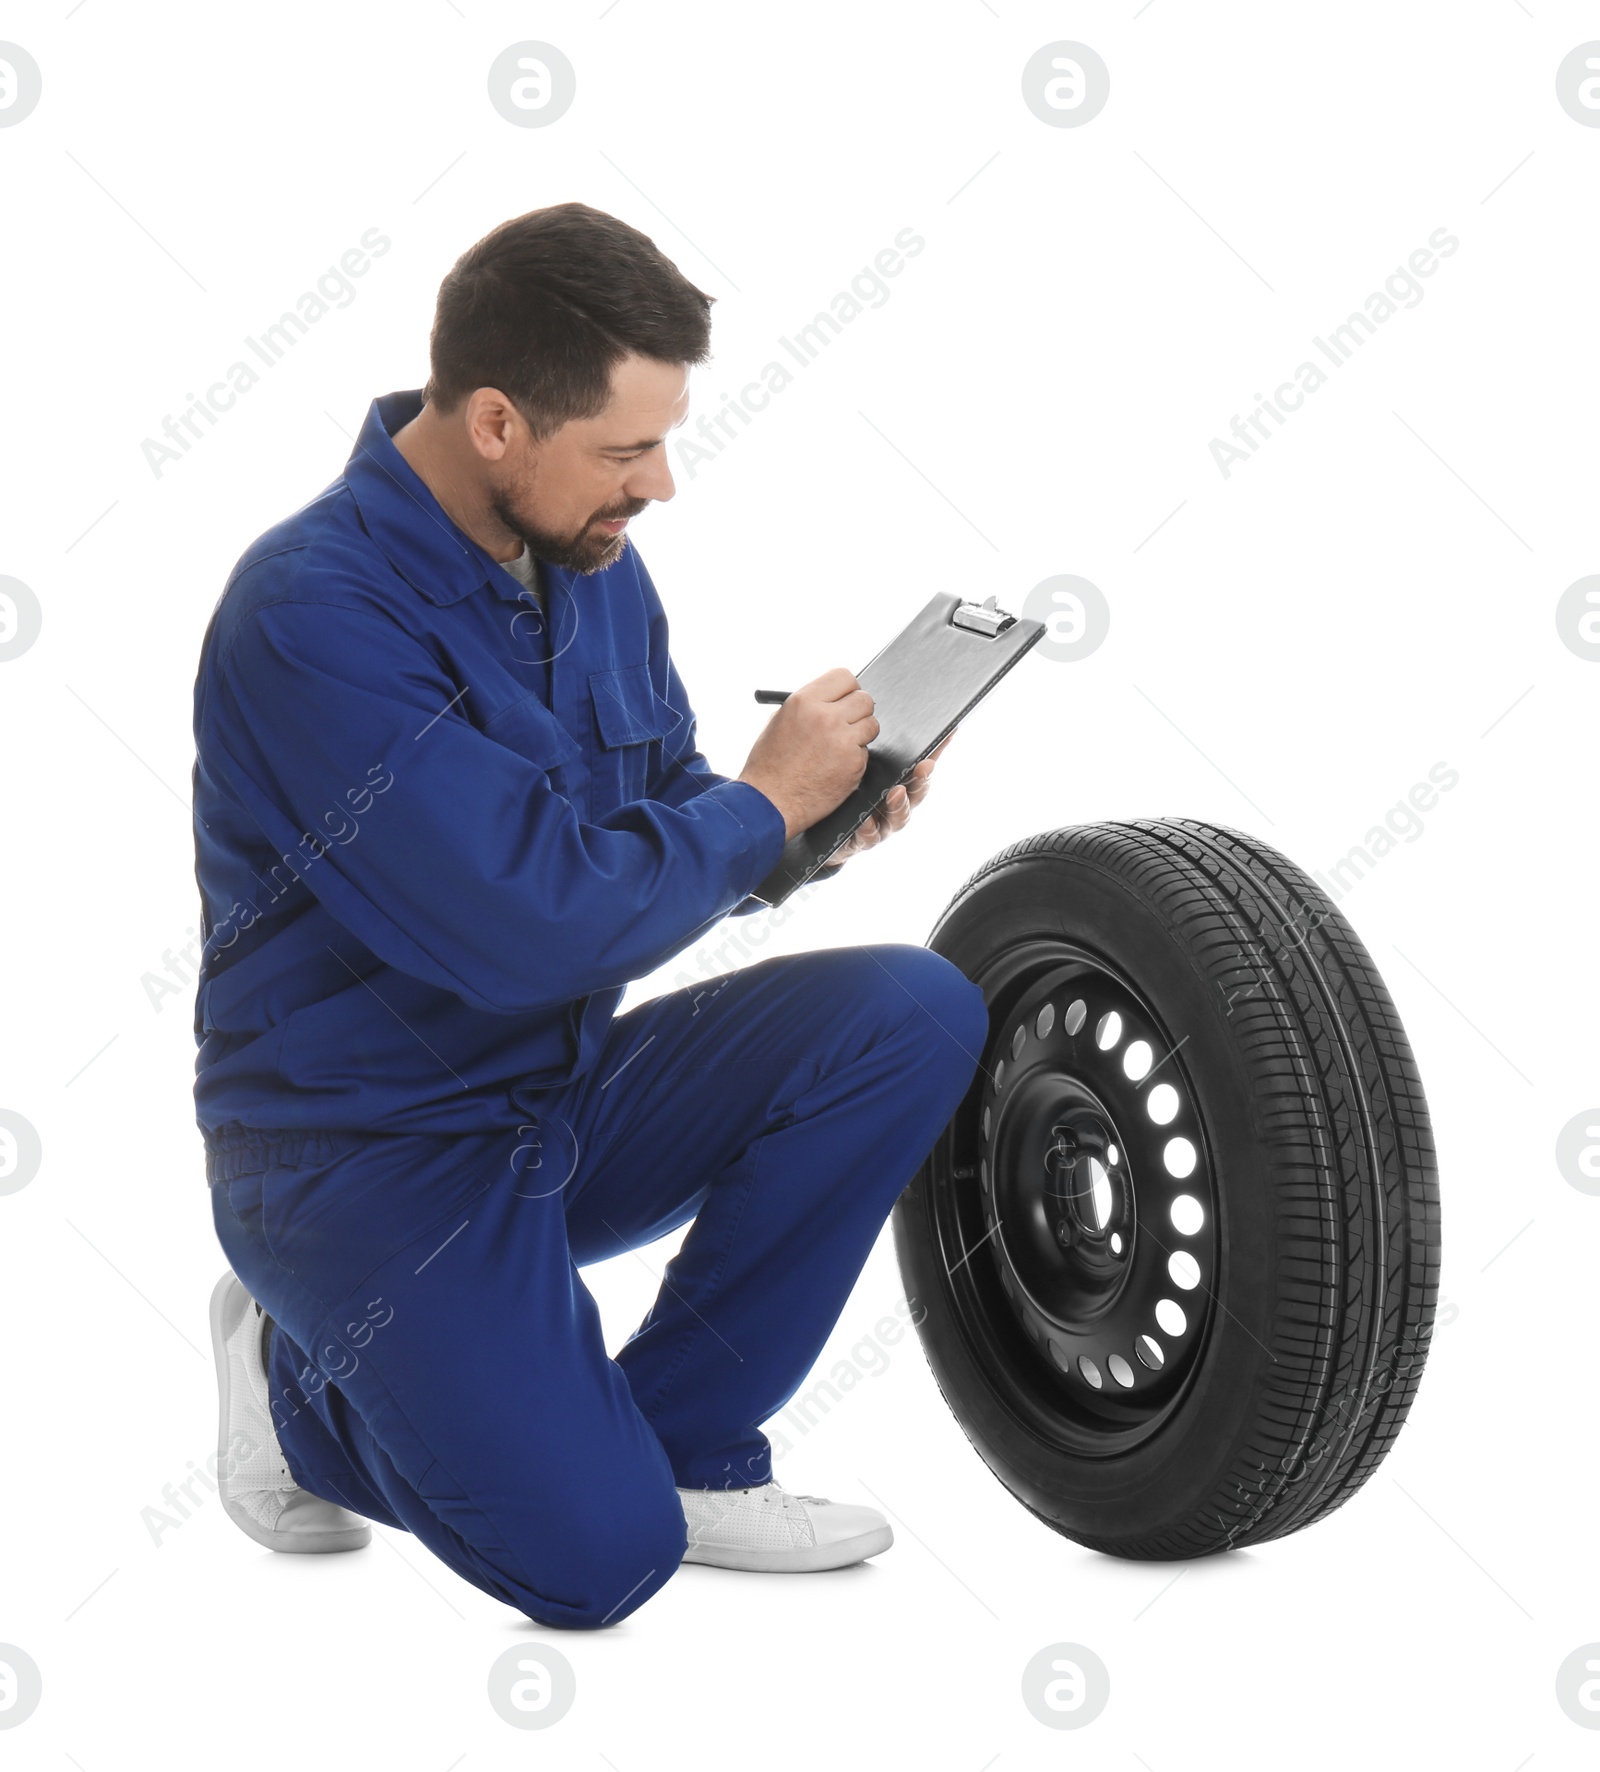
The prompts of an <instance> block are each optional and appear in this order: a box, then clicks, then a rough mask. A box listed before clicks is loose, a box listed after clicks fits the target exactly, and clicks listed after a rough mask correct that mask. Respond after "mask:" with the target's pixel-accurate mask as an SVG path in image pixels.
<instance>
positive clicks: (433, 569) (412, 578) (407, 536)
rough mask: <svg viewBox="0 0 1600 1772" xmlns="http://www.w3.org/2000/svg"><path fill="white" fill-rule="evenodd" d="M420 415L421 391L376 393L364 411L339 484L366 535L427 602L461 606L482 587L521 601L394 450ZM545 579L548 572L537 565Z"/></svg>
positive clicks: (517, 589)
mask: <svg viewBox="0 0 1600 1772" xmlns="http://www.w3.org/2000/svg"><path fill="white" fill-rule="evenodd" d="M421 410H422V390H421V389H420V388H409V389H405V390H402V391H401V392H398V393H393V394H380V395H379V397H378V398H377V399H376V400H374V401H373V402H372V404H371V406H369V407H368V408H367V416H366V419H365V421H364V422H363V424H362V426H361V435H360V436H359V437H357V438H356V446H355V448H354V449H352V450H351V452H350V459H349V461H348V462H347V463H346V464H345V470H344V478H345V484H346V485H347V486H348V487H349V488H350V493H351V496H352V497H353V498H354V499H355V501H356V506H357V508H358V509H359V510H360V512H361V520H362V522H363V523H364V524H365V525H366V530H367V533H368V535H370V536H371V537H372V539H373V540H374V541H375V542H376V543H377V544H378V547H379V548H380V549H381V550H382V552H383V554H384V557H385V558H386V559H387V560H388V562H389V564H390V565H391V566H392V567H393V568H394V569H395V571H396V572H398V573H399V574H400V576H401V577H402V578H403V579H404V580H405V581H406V582H407V584H409V585H411V586H412V587H413V588H414V589H415V590H417V591H419V592H421V594H422V595H423V596H424V597H426V598H427V599H428V601H429V602H430V603H436V604H439V605H444V604H447V603H459V602H460V601H461V599H462V598H463V597H468V596H470V595H471V594H472V593H473V592H474V591H476V590H478V589H479V588H480V587H481V586H483V585H484V584H489V585H490V586H491V587H492V588H493V589H494V591H495V594H496V595H497V596H500V597H504V598H505V599H506V600H507V601H508V602H515V601H516V600H517V599H518V598H519V597H525V596H526V592H525V591H524V589H523V587H522V585H521V584H519V583H518V582H517V580H516V579H514V578H513V577H512V576H511V574H510V573H509V572H507V571H506V570H505V568H504V567H502V566H501V564H500V563H499V561H498V560H496V559H495V558H494V557H493V556H492V555H491V554H489V553H488V552H487V551H486V550H485V549H483V548H481V547H480V546H479V545H478V544H477V542H475V541H474V540H473V539H472V537H471V536H470V535H468V534H466V533H465V531H463V530H462V529H460V528H459V527H458V526H457V525H456V524H455V523H454V522H453V521H452V520H451V519H450V518H449V517H447V516H446V515H445V511H444V507H443V506H442V505H441V504H440V503H439V501H438V499H436V498H435V497H434V496H433V494H432V493H431V492H430V491H429V490H428V488H427V486H426V485H425V484H424V482H423V481H422V479H421V478H420V476H419V475H418V474H417V473H416V472H415V470H414V469H413V468H412V466H411V464H410V463H409V462H408V461H407V460H406V458H405V457H404V456H403V455H402V454H401V453H400V451H399V450H398V449H396V448H395V446H394V433H395V432H396V431H398V430H400V429H401V428H402V427H403V426H405V425H408V424H409V423H410V422H411V420H412V419H414V418H415V417H416V416H417V414H418V413H419V412H420V411H421ZM539 570H540V573H541V575H545V576H546V577H547V576H548V574H549V573H550V571H551V569H550V567H549V566H548V565H547V564H546V563H545V562H544V561H541V562H540V563H539Z"/></svg>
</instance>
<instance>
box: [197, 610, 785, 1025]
mask: <svg viewBox="0 0 1600 1772" xmlns="http://www.w3.org/2000/svg"><path fill="white" fill-rule="evenodd" d="M470 699H471V686H470V685H468V687H467V688H466V689H465V690H464V691H463V689H462V688H461V686H460V684H459V683H457V682H455V681H452V680H451V677H450V675H449V674H448V673H447V672H446V671H445V670H444V669H443V668H442V667H441V666H440V664H439V663H438V661H437V660H436V659H435V658H434V656H433V655H432V653H431V652H430V651H429V650H428V648H427V647H425V646H424V645H423V644H422V643H421V642H420V641H418V640H416V639H415V638H413V637H412V636H411V635H409V634H407V633H405V632H404V631H403V630H402V629H400V628H399V627H398V626H396V625H395V624H394V623H392V622H389V621H388V620H386V619H385V618H384V617H383V616H382V615H381V614H379V613H377V612H372V611H365V610H359V609H347V608H341V607H337V606H331V605H328V604H325V603H289V602H284V603H276V604H270V605H267V606H266V607H264V608H262V609H260V610H258V611H256V612H255V613H253V614H252V615H251V616H250V617H249V618H248V619H247V620H246V621H245V622H244V623H243V625H242V627H241V630H240V632H239V634H238V636H237V637H236V639H235V642H234V644H233V646H232V648H231V650H230V651H229V652H228V654H227V656H226V658H225V659H224V660H223V662H222V664H221V666H220V667H219V669H218V672H217V674H216V678H215V682H214V685H213V688H212V691H211V693H210V695H209V697H208V706H207V707H206V709H205V710H204V714H203V727H202V730H203V735H204V742H205V743H206V747H207V756H208V763H209V764H210V765H211V766H212V767H214V768H215V769H216V770H217V772H218V773H220V774H221V775H222V776H223V777H224V778H225V779H226V780H227V781H228V782H229V784H230V785H231V787H232V788H233V790H234V792H235V793H236V794H237V795H238V797H239V799H240V801H241V802H242V803H243V804H244V806H245V807H246V809H247V810H248V811H249V813H250V815H251V816H252V817H253V818H254V820H255V821H256V823H257V824H258V825H259V826H260V828H261V830H262V831H263V832H264V833H265V835H266V837H267V839H268V841H269V842H270V843H271V844H272V845H273V847H274V848H275V849H277V850H278V851H279V853H280V854H281V855H283V856H284V857H285V862H286V865H288V866H289V867H291V868H292V869H293V871H295V872H296V873H298V874H299V876H300V877H301V878H302V879H303V880H304V882H305V885H306V886H307V888H308V889H309V890H310V891H311V892H312V893H313V894H314V895H315V896H316V897H317V898H318V899H319V900H320V901H321V902H322V904H323V905H325V906H326V908H327V910H328V911H329V913H330V914H331V915H332V916H333V917H335V918H336V919H337V920H338V921H339V922H340V923H342V924H343V925H344V926H345V927H346V928H348V929H350V930H351V931H352V933H354V934H355V935H357V936H358V937H359V938H360V939H361V940H362V941H363V942H365V943H366V944H367V946H368V947H369V948H371V949H372V951H373V952H374V953H375V954H377V955H378V956H379V958H380V959H382V960H384V961H386V962H387V963H388V964H390V965H392V966H396V967H398V968H400V969H401V970H402V971H404V972H408V973H411V974H413V975H414V976H416V977H418V978H422V979H425V980H427V981H428V982H430V983H432V984H435V985H439V986H442V987H443V988H445V989H448V990H452V991H454V992H456V993H457V994H458V995H459V996H460V997H461V998H462V999H463V1000H464V1001H466V1002H467V1003H469V1004H471V1005H472V1006H473V1007H475V1008H479V1009H486V1010H491V1011H499V1012H503V1013H516V1012H520V1011H528V1010H533V1009H537V1008H541V1007H545V1006H547V1005H552V1004H562V1003H568V1002H571V1001H573V1000H574V999H576V998H578V997H581V996H585V995H587V994H589V993H591V992H594V991H598V990H603V989H606V988H609V987H613V986H622V985H625V984H627V983H628V982H629V981H630V980H632V979H636V978H642V977H644V976H646V975H647V974H648V973H650V972H652V971H654V970H655V969H656V968H657V967H658V966H661V965H663V964H665V962H666V961H667V960H669V959H670V958H671V957H672V956H673V955H674V954H676V953H678V952H680V951H681V950H682V948H683V947H684V946H685V945H687V943H688V942H689V941H691V940H692V939H693V938H694V937H695V936H696V935H697V934H698V933H699V932H700V931H701V930H702V929H703V928H705V927H706V926H707V925H708V924H709V923H712V922H715V921H716V920H717V919H718V918H719V917H721V916H723V915H725V914H726V913H727V911H728V910H729V909H730V908H731V907H733V906H734V905H736V904H739V903H741V902H742V901H744V900H745V898H746V896H747V894H748V893H749V891H750V889H751V887H752V886H754V885H756V884H758V883H759V882H760V880H761V879H762V878H763V877H764V876H765V875H766V874H767V873H768V872H769V871H770V870H771V869H772V867H774V866H775V865H776V863H777V860H778V857H779V855H780V854H781V853H782V850H783V844H784V822H783V815H782V814H781V813H780V812H779V811H778V808H777V807H776V806H775V805H774V804H773V803H772V801H770V800H769V799H768V798H767V797H766V795H765V794H763V793H761V792H760V790H759V789H757V788H754V787H752V786H751V785H750V784H749V783H748V782H740V781H726V780H723V779H721V778H715V779H713V780H710V781H708V782H707V783H706V784H705V785H704V786H703V787H702V788H701V790H700V791H698V792H697V793H695V794H694V795H693V796H692V797H690V796H689V795H687V794H685V795H683V796H682V797H681V801H680V803H674V802H672V801H670V800H668V801H661V800H651V799H643V800H635V801H631V802H629V803H628V804H626V805H623V806H619V807H617V808H616V809H615V810H614V811H613V812H610V813H608V814H607V815H606V816H605V817H604V818H601V819H599V820H597V821H596V822H594V823H592V824H584V823H582V822H580V820H579V818H578V814H577V810H576V808H575V807H574V806H573V804H572V802H571V801H570V800H568V799H567V798H566V797H565V796H564V795H562V794H560V793H558V792H556V790H555V789H554V787H553V786H552V785H551V782H550V778H549V775H548V773H547V772H546V771H545V770H544V769H543V768H541V767H540V766H539V765H538V764H537V763H535V762H533V761H531V760H530V758H529V757H528V756H526V755H524V754H522V752H520V751H517V750H513V749H511V748H510V747H509V746H508V745H503V744H500V743H498V742H497V741H496V740H495V738H494V737H493V735H492V732H485V731H481V730H479V728H478V727H477V726H475V725H474V724H473V722H472V721H471V719H469V718H468V715H467V712H466V709H465V708H464V706H463V703H466V702H470ZM549 717H550V718H551V719H552V720H553V718H554V716H549Z"/></svg>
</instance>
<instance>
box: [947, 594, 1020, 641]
mask: <svg viewBox="0 0 1600 1772" xmlns="http://www.w3.org/2000/svg"><path fill="white" fill-rule="evenodd" d="M1016 619H1017V618H1016V617H1015V616H1014V615H1007V614H1006V612H1005V610H1003V609H998V608H996V606H995V600H994V598H993V597H985V598H984V600H983V601H982V602H981V603H960V604H958V605H957V606H956V608H955V609H954V610H953V611H952V612H951V615H950V625H951V627H954V628H970V629H971V630H972V631H973V633H975V634H986V635H987V636H988V637H989V638H990V639H991V640H992V639H993V638H994V637H995V635H996V634H1001V633H1004V632H1005V630H1006V629H1007V628H1008V627H1010V626H1011V624H1012V622H1014V621H1015V620H1016Z"/></svg>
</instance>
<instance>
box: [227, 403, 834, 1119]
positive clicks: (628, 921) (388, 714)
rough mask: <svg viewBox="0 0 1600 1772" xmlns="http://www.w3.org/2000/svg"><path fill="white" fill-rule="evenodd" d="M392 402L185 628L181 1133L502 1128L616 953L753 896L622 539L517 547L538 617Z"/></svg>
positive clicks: (697, 923) (771, 854)
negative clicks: (421, 467)
mask: <svg viewBox="0 0 1600 1772" xmlns="http://www.w3.org/2000/svg"><path fill="white" fill-rule="evenodd" d="M421 405H422V396H421V393H420V391H410V392H401V393H393V394H389V395H386V396H384V397H383V398H380V399H378V400H376V401H374V402H373V404H372V407H371V409H370V410H369V412H368V414H367V417H366V421H365V423H364V424H363V426H362V430H361V435H360V438H359V439H358V441H357V443H356V447H355V449H354V451H353V453H352V454H351V456H350V460H349V462H348V464H347V466H346V468H345V470H344V472H343V473H342V474H341V475H340V476H339V478H338V479H337V480H335V481H334V482H333V483H332V484H331V485H330V486H328V487H327V488H326V489H325V490H324V491H323V492H321V493H319V494H318V495H317V496H316V497H315V498H313V499H312V500H311V501H310V502H309V503H308V504H306V505H305V506H303V507H302V508H301V509H300V510H298V511H296V512H295V513H294V514H293V515H292V516H290V517H288V518H286V519H285V520H284V521H283V522H281V523H279V524H277V525H275V526H274V527H273V528H271V529H269V530H267V531H266V533H265V534H263V535H262V536H261V537H260V538H259V539H258V540H257V541H256V542H255V543H254V544H253V545H252V546H251V547H250V549H249V550H248V552H247V553H246V554H245V555H244V556H243V558H242V559H241V560H240V561H239V563H238V565H237V566H236V567H235V568H234V570H233V572H232V574H231V575H230V577H229V580H228V583H227V586H226V588H225V589H224V591H223V594H222V597H221V598H220V600H219V601H218V604H217V606H216V609H215V611H214V613H213V615H212V618H211V622H210V625H209V627H208V629H207V632H206V637H205V643H204V646H203V649H202V655H201V661H200V669H199V674H198V677H197V680H196V683H195V700H194V732H195V744H196V749H197V752H198V758H197V761H196V764H195V774H194V809H195V839H196V855H197V861H196V875H197V879H198V883H199V887H200V893H201V898H202V902H203V913H204V924H203V927H202V935H203V937H204V941H205V949H204V963H203V966H202V970H201V974H200V981H199V990H198V998H197V1002H196V1010H195V1038H196V1042H197V1045H198V1048H199V1051H198V1057H197V1063H196V1072H197V1075H196V1084H195V1098H196V1106H197V1115H198V1119H199V1121H200V1124H201V1126H202V1128H203V1129H206V1130H208V1131H210V1130H212V1129H215V1128H218V1127H221V1126H224V1125H229V1124H232V1125H238V1126H247V1127H284V1128H306V1129H325V1130H350V1131H364V1132H444V1133H448V1132H485V1131H490V1130H493V1129H495V1128H497V1127H514V1126H515V1125H516V1124H517V1121H518V1119H519V1117H520V1113H521V1109H522V1107H523V1106H525V1105H526V1104H525V1102H522V1101H520V1100H519V1097H520V1096H521V1095H523V1094H524V1093H525V1092H527V1091H530V1090H535V1091H536V1090H538V1089H540V1088H543V1087H548V1086H550V1085H554V1084H559V1083H562V1082H564V1081H566V1080H567V1079H569V1078H572V1077H574V1076H576V1075H578V1074H580V1073H582V1072H583V1071H584V1070H586V1069H587V1067H588V1066H589V1065H591V1064H592V1063H593V1061H594V1057H595V1054H596V1052H597V1051H598V1049H599V1046H600V1043H601V1041H602V1038H603V1036H604V1033H605V1029H606V1027H607V1025H608V1023H609V1022H610V1021H611V1019H612V1016H613V1014H614V1012H615V1010H616V1007H617V1004H618V1002H619V1000H620V998H621V997H622V994H623V989H624V987H625V986H626V984H627V983H628V981H629V980H630V979H635V978H639V977H642V976H644V975H645V974H647V973H649V972H651V971H653V970H654V969H655V968H656V967H658V966H660V965H662V964H663V963H664V962H665V961H666V960H668V959H669V958H670V957H671V956H672V955H674V954H675V953H677V952H679V951H680V950H681V949H683V948H684V947H686V946H687V945H689V944H690V943H691V942H693V941H694V939H695V937H696V936H697V935H698V934H699V933H700V932H701V931H703V930H704V929H706V928H707V927H708V926H709V925H710V924H712V923H715V922H716V921H717V920H719V919H720V918H721V917H723V916H724V915H726V914H728V913H729V912H730V911H732V912H733V913H735V914H741V913H745V912H749V911H753V910H756V909H758V908H760V907H759V901H757V900H756V899H754V898H751V897H749V896H748V895H749V893H750V892H751V889H752V888H753V887H754V886H756V885H757V884H758V883H759V882H760V881H761V880H762V878H763V877H764V876H765V875H766V874H767V873H768V871H769V870H770V869H771V868H772V867H773V866H774V865H775V864H776V862H777V861H778V858H779V855H780V853H781V852H782V849H783V846H784V821H783V817H782V815H781V814H780V812H779V811H778V809H777V807H776V806H775V805H774V804H773V802H772V801H771V800H769V799H768V798H767V797H766V796H765V795H764V794H762V793H761V792H760V791H759V790H758V789H757V788H754V787H752V786H750V785H749V784H748V783H746V782H740V781H734V780H730V779H728V778H727V777H725V776H721V775H718V774H716V773H715V772H714V771H713V770H712V769H711V768H710V767H709V766H708V765H707V763H706V760H705V758H704V757H703V756H701V755H700V753H699V752H698V751H697V750H696V748H695V715H694V711H693V709H692V708H691V707H690V705H689V700H688V697H687V695H686V694H685V691H684V687H683V684H682V682H681V681H680V679H679V676H678V673H677V671H676V669H675V668H674V665H673V662H672V660H671V658H670V656H669V654H668V648H667V619H666V616H665V614H664V612H663V610H662V606H661V602H660V599H659V597H658V596H657V594H656V589H655V586H654V585H653V584H652V583H651V581H650V575H649V573H648V572H646V570H645V568H644V564H643V562H642V561H641V560H640V558H639V555H638V553H637V551H636V550H635V548H634V547H633V545H632V543H631V541H630V543H629V545H628V546H627V548H626V549H625V551H624V552H623V553H622V555H621V556H620V557H619V558H618V559H617V561H616V562H615V563H614V564H613V565H612V566H610V567H609V568H607V569H606V570H604V571H603V572H598V573H593V574H589V575H587V576H584V577H581V578H580V577H579V576H578V575H576V574H573V573H571V572H567V571H564V570H562V569H560V568H556V567H550V566H547V565H545V564H544V563H541V565H540V569H539V570H540V575H541V580H542V584H543V586H544V589H545V593H546V605H547V607H546V610H545V611H544V612H542V613H541V611H540V610H539V608H538V606H537V603H536V602H535V600H534V599H532V598H531V597H530V595H529V593H528V592H527V591H526V590H525V589H524V588H523V586H522V585H521V584H519V583H518V582H517V580H516V579H515V578H513V577H512V576H511V574H510V573H508V572H506V571H505V570H504V569H503V568H502V567H501V566H499V565H498V564H497V563H496V562H495V561H494V560H493V559H492V558H491V556H490V555H489V554H487V553H486V552H485V551H484V550H483V548H481V547H480V546H478V545H477V543H475V542H474V541H472V540H471V538H470V537H468V536H467V535H466V534H465V533H464V532H463V531H462V530H461V529H459V528H458V527H457V526H456V525H455V524H454V523H453V522H452V521H451V520H450V518H449V517H447V516H446V515H445V513H444V511H443V509H442V508H441V506H440V505H439V503H438V501H437V500H436V499H435V498H434V497H433V495H432V493H430V492H429V490H428V488H427V487H426V486H425V485H424V484H423V482H422V481H421V480H420V479H419V478H418V476H417V475H416V474H415V473H414V472H413V471H412V470H411V468H410V467H409V466H408V465H407V463H406V461H405V460H404V458H403V457H402V456H401V455H400V453H399V451H398V450H397V449H396V448H395V446H394V444H393V442H392V441H391V434H392V433H393V432H394V431H397V430H398V429H399V428H400V427H401V426H402V425H404V424H405V423H407V422H408V421H409V420H410V419H411V418H413V417H414V416H415V415H416V414H417V412H418V411H419V410H420V408H421ZM824 877H826V875H825V876H824Z"/></svg>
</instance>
